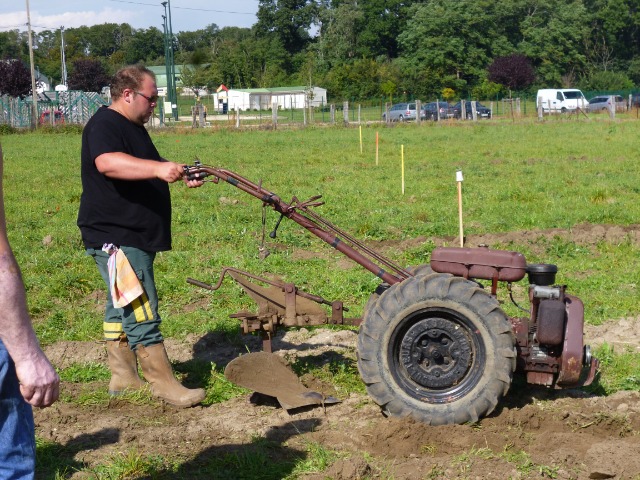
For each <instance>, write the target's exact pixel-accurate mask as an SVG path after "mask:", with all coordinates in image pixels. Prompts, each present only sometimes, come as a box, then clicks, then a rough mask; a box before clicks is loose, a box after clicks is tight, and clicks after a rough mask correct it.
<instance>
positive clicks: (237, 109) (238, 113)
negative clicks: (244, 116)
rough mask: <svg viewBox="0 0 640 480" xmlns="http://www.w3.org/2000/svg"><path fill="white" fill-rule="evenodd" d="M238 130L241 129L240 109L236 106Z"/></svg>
mask: <svg viewBox="0 0 640 480" xmlns="http://www.w3.org/2000/svg"><path fill="white" fill-rule="evenodd" d="M236 128H240V107H239V106H238V105H236Z"/></svg>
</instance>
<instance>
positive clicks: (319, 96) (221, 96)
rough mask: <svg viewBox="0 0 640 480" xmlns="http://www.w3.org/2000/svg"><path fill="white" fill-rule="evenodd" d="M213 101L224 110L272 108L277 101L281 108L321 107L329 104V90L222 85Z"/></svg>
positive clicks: (214, 95) (219, 108)
mask: <svg viewBox="0 0 640 480" xmlns="http://www.w3.org/2000/svg"><path fill="white" fill-rule="evenodd" d="M212 96H213V103H214V105H217V106H218V110H219V111H222V110H223V107H222V106H223V105H224V104H225V103H226V104H227V108H228V109H229V110H235V109H236V108H238V109H240V110H270V109H271V107H272V105H273V103H274V102H275V103H276V104H277V105H278V108H280V109H287V108H304V107H305V106H311V107H321V106H324V105H326V104H327V90H326V89H325V88H320V87H304V86H303V87H275V88H240V89H234V88H227V87H225V86H224V85H221V86H220V88H218V91H217V92H216V93H214V94H213V95H212Z"/></svg>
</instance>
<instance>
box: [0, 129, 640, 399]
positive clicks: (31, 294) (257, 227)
mask: <svg viewBox="0 0 640 480" xmlns="http://www.w3.org/2000/svg"><path fill="white" fill-rule="evenodd" d="M66 132H67V133H55V132H50V131H46V132H36V133H22V134H11V135H4V136H3V137H2V138H1V139H0V141H1V142H2V148H3V150H4V157H5V202H6V208H7V223H8V231H9V238H10V241H11V243H12V246H13V248H14V251H15V253H16V256H17V258H18V261H19V263H20V265H21V268H22V272H23V276H24V280H25V283H26V287H27V292H28V299H29V308H30V311H31V313H32V316H33V318H34V322H35V327H36V330H37V333H38V335H39V337H40V339H41V341H42V342H43V343H44V344H49V343H53V342H56V341H59V340H82V341H89V340H99V339H100V338H101V321H102V316H101V311H100V306H99V304H98V303H97V302H96V295H97V292H101V291H102V289H103V285H102V281H101V279H100V278H99V275H98V274H97V271H96V269H95V266H94V265H93V262H92V260H91V259H90V258H89V257H87V256H86V255H85V254H84V250H83V247H82V244H81V241H80V235H79V231H78V229H77V227H76V225H75V220H76V215H77V210H78V205H79V197H80V193H81V185H80V178H79V151H80V135H79V133H77V132H73V131H71V130H70V129H68V130H67V131H66ZM376 135H378V136H379V154H378V159H377V161H376V146H375V141H376ZM152 136H153V138H154V141H155V143H156V145H157V147H158V149H159V151H160V152H161V154H162V155H163V156H165V157H166V158H169V159H171V160H174V161H178V162H183V163H192V162H193V160H194V159H195V158H199V159H200V160H201V161H202V162H203V163H204V164H209V165H213V166H220V167H224V168H227V169H230V170H232V171H235V172H237V173H239V174H241V175H242V176H244V177H246V178H248V179H250V180H252V181H254V182H256V183H258V182H259V181H261V182H262V185H263V186H264V187H266V188H267V189H269V190H271V191H273V192H275V193H277V194H278V195H279V196H280V197H282V198H283V199H284V200H285V201H288V200H289V199H290V198H291V197H292V196H293V195H295V196H297V198H298V199H300V200H305V199H307V198H309V197H311V196H314V195H317V194H322V195H323V200H324V201H325V202H326V204H325V205H324V206H321V207H319V208H318V209H317V211H318V212H319V213H320V214H321V215H323V216H325V217H326V218H328V219H329V220H331V221H332V223H334V224H336V225H338V226H339V227H341V228H343V229H345V230H347V231H349V232H351V233H352V234H354V235H355V236H356V237H358V238H360V239H363V240H365V241H369V242H373V243H375V244H377V242H383V241H385V242H390V241H394V242H398V243H399V242H400V241H402V240H409V239H415V238H418V237H424V242H414V243H413V244H412V245H414V246H412V247H411V248H409V249H404V250H398V251H397V252H396V253H395V254H393V255H392V257H393V260H395V261H397V262H398V263H400V264H403V265H416V264H423V263H428V261H429V256H430V253H431V250H432V249H433V247H434V245H435V243H434V241H435V239H441V240H442V239H449V241H451V242H453V239H454V237H456V236H457V235H458V210H457V190H456V188H457V185H456V182H455V178H456V171H457V170H462V171H463V174H464V182H463V212H464V225H465V234H466V235H480V234H501V233H507V232H514V231H517V232H524V231H531V232H535V231H540V230H548V229H563V230H569V231H570V230H571V229H572V228H574V227H576V226H577V225H581V224H585V223H589V224H607V225H619V226H621V227H626V226H630V225H637V224H638V223H640V222H639V220H638V219H639V218H640V171H639V170H640V169H639V168H638V158H640V142H639V141H638V138H639V137H640V122H638V121H636V120H635V119H632V118H628V119H622V120H619V121H616V122H610V121H608V120H606V119H605V118H604V117H602V116H600V117H595V118H594V119H592V120H590V121H588V120H586V119H582V120H577V119H575V118H573V119H569V120H567V119H554V120H551V121H546V122H543V123H539V122H537V121H535V120H530V121H529V120H527V121H523V122H519V123H512V122H510V121H491V122H479V123H477V124H470V123H451V124H448V123H443V124H433V123H423V124H422V125H420V126H416V125H413V124H412V125H394V126H392V127H391V128H385V127H384V126H382V125H379V126H367V127H363V128H362V152H361V148H360V131H359V129H358V128H357V127H355V128H343V127H313V128H308V129H295V130H283V129H279V130H252V131H235V130H230V129H222V128H221V129H204V130H203V129H201V130H196V131H191V130H185V131H176V130H164V131H153V132H152ZM402 159H404V193H403V192H402ZM171 190H172V198H173V229H174V234H173V239H174V248H173V250H172V251H170V252H164V253H162V254H160V255H159V257H158V259H157V261H156V277H157V283H158V289H159V293H160V297H161V314H162V315H163V318H164V319H165V321H164V323H163V332H164V334H165V336H167V337H178V338H183V337H184V336H186V335H188V334H204V333H206V332H210V331H222V332H227V333H228V335H229V337H230V338H232V337H233V336H234V335H237V324H236V321H234V320H231V319H229V318H228V316H229V314H231V313H235V312H236V311H238V310H240V309H243V308H244V309H249V310H253V309H254V307H253V305H252V304H251V303H250V301H249V300H247V298H246V297H245V296H243V295H241V293H240V291H239V289H238V288H237V287H236V286H235V285H232V284H225V286H223V287H222V288H221V289H220V290H219V291H217V292H215V293H214V294H211V293H205V292H203V291H202V290H200V289H197V288H195V287H193V286H190V285H188V284H187V283H186V282H185V279H186V278H187V277H194V278H197V279H199V280H202V281H205V282H209V283H215V282H216V281H217V279H218V274H219V271H220V269H221V268H222V267H223V266H233V267H237V268H241V269H244V270H247V271H250V272H252V273H255V274H259V275H260V274H267V273H272V274H277V275H279V276H280V277H281V278H283V279H286V280H287V281H291V282H293V283H295V284H296V285H298V286H301V287H304V288H305V290H307V291H309V292H311V293H314V294H318V295H321V296H323V297H325V298H327V299H332V300H333V299H340V300H343V301H344V302H345V305H347V306H349V307H350V308H351V312H350V315H351V316H357V315H359V314H360V313H361V311H362V307H363V306H364V304H365V302H366V300H367V298H368V297H369V295H370V293H371V292H372V291H373V290H374V289H375V287H376V285H377V283H378V282H377V280H376V279H375V277H374V276H373V275H371V274H370V273H369V272H368V271H366V270H364V269H362V268H351V269H344V268H338V267H337V262H338V260H340V259H342V255H341V254H340V253H338V252H336V251H333V250H332V249H331V248H330V247H329V246H327V245H324V244H323V243H322V242H321V241H319V240H317V239H316V238H314V237H312V236H310V235H309V234H308V233H306V231H304V230H303V229H302V228H301V227H299V226H298V225H296V224H294V223H292V222H287V221H284V222H283V224H282V225H281V226H280V229H279V230H278V238H277V239H276V240H275V241H274V240H271V239H269V238H268V235H267V240H268V242H267V246H268V247H269V248H270V250H271V252H272V253H271V255H270V256H269V257H268V258H267V259H266V260H264V261H262V260H260V259H259V256H258V246H259V245H260V238H261V235H262V233H261V228H262V221H261V217H262V207H261V204H260V202H259V201H257V200H255V199H254V198H252V197H250V196H248V195H246V194H244V193H243V192H241V191H239V190H237V189H234V188H233V187H232V186H230V185H227V184H220V185H215V184H212V183H208V184H205V185H204V186H203V187H202V188H199V189H195V190H194V189H187V188H186V187H185V186H184V185H182V184H180V183H176V184H174V185H172V187H171ZM276 221H277V215H276V214H275V213H274V212H271V211H268V212H267V220H266V232H267V234H268V232H269V231H271V230H272V228H273V226H274V225H275V222H276ZM276 243H277V245H278V246H277V247H276V246H275V244H276ZM495 246H498V247H499V246H501V247H504V248H508V249H512V250H518V251H522V252H523V253H524V254H525V255H526V257H527V260H528V261H529V262H530V263H533V262H546V263H554V264H557V265H558V267H559V269H560V273H559V276H558V281H559V282H560V283H565V284H567V285H568V289H569V291H570V292H572V293H573V294H575V295H577V296H579V297H580V298H581V299H582V300H583V301H584V303H585V310H586V312H585V316H586V321H587V323H590V324H600V323H603V322H607V321H610V320H613V319H619V318H622V317H637V316H638V312H639V311H640V294H639V292H638V285H639V284H640V273H639V266H640V262H639V261H638V258H639V257H640V251H639V250H640V248H639V246H638V242H637V241H636V242H633V241H632V239H626V240H624V241H619V242H609V241H602V242H598V243H597V244H595V245H584V244H581V243H580V242H577V241H576V242H573V241H567V240H565V239H561V238H559V237H558V238H551V239H550V240H547V241H544V242H541V243H540V244H536V245H532V244H530V243H528V242H523V243H520V244H518V243H512V242H511V243H508V244H504V245H495ZM299 249H304V250H306V251H310V252H317V255H316V254H311V255H305V256H303V257H301V256H296V255H293V253H294V252H295V251H297V250H299ZM193 303H198V305H200V306H201V307H203V308H198V309H193V308H189V306H190V305H191V304H193ZM607 356H608V358H609V357H611V358H610V361H609V364H610V365H616V364H619V362H618V360H616V359H615V358H614V357H615V354H613V353H611V352H607ZM617 362H618V363H617ZM624 365H625V366H624V367H620V368H624V372H625V373H624V376H625V378H629V376H631V377H633V378H636V379H638V378H640V356H639V355H637V354H628V355H625V356H624ZM629 369H630V371H631V374H629ZM603 375H604V376H605V379H604V380H605V381H604V383H603V384H604V385H607V388H608V389H609V392H611V391H615V390H616V389H617V388H632V389H637V390H640V383H639V382H638V381H637V380H636V382H635V383H634V382H631V383H629V382H626V383H624V382H622V381H620V382H618V381H617V380H616V379H617V373H616V370H615V369H609V370H605V371H604V373H603ZM607 376H608V377H607ZM634 376H635V377H634ZM607 382H608V383H607Z"/></svg>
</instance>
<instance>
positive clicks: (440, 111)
mask: <svg viewBox="0 0 640 480" xmlns="http://www.w3.org/2000/svg"><path fill="white" fill-rule="evenodd" d="M422 111H423V112H424V115H423V118H426V119H427V120H434V121H437V120H446V119H447V118H451V117H453V110H451V105H449V104H448V103H447V102H429V103H425V104H424V105H423V106H422Z"/></svg>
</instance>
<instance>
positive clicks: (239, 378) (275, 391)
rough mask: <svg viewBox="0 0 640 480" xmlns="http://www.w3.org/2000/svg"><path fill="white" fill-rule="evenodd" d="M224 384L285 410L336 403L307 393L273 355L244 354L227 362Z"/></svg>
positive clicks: (334, 400)
mask: <svg viewBox="0 0 640 480" xmlns="http://www.w3.org/2000/svg"><path fill="white" fill-rule="evenodd" d="M224 376H225V377H226V379H227V380H229V381H230V382H232V383H235V384H236V385H240V386H241V387H244V388H248V389H249V390H253V391H255V392H259V393H262V394H264V395H269V396H271V397H275V398H276V399H277V400H278V403H279V404H280V405H281V406H282V408H284V409H285V410H292V409H295V408H300V407H307V406H310V405H329V404H333V403H338V402H339V400H338V399H337V398H335V397H331V396H325V395H323V394H322V393H319V392H314V391H313V390H310V389H308V388H307V387H305V386H304V385H302V383H301V382H300V379H299V378H298V377H297V375H296V374H295V373H294V372H293V370H291V369H290V368H289V367H288V366H286V365H285V364H284V361H283V360H282V359H281V358H280V357H278V356H277V355H276V354H274V353H268V352H255V353H247V354H246V355H242V356H241V357H238V358H236V359H235V360H233V361H231V362H229V364H228V365H227V368H225V370H224Z"/></svg>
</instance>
